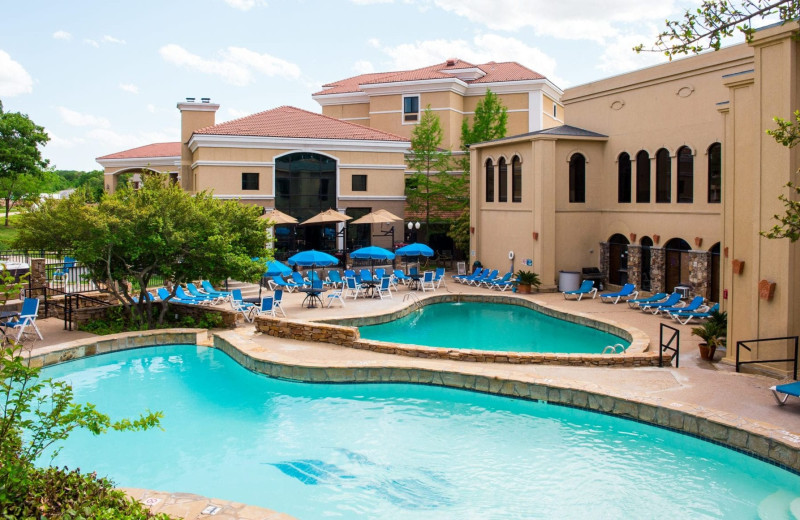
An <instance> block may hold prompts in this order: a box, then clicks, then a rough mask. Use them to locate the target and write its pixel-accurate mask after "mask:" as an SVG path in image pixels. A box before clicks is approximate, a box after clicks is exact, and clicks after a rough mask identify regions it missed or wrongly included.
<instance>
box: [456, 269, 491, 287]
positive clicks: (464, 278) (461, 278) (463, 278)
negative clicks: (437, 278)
mask: <svg viewBox="0 0 800 520" xmlns="http://www.w3.org/2000/svg"><path fill="white" fill-rule="evenodd" d="M485 271H487V272H488V271H489V269H488V268H486V269H485ZM483 272H484V269H483V268H482V267H478V268H477V269H475V271H473V272H472V274H455V275H453V280H455V281H456V282H458V283H467V284H468V283H469V281H470V280H474V279H475V278H480V276H481V275H482V274H483Z"/></svg>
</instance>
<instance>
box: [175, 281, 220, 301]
mask: <svg viewBox="0 0 800 520" xmlns="http://www.w3.org/2000/svg"><path fill="white" fill-rule="evenodd" d="M175 296H176V297H177V298H178V299H179V300H181V301H194V302H195V303H198V304H200V305H210V304H211V303H212V301H213V299H212V298H206V297H199V296H192V295H191V294H186V291H184V290H183V287H181V286H180V285H179V286H178V287H176V288H175Z"/></svg>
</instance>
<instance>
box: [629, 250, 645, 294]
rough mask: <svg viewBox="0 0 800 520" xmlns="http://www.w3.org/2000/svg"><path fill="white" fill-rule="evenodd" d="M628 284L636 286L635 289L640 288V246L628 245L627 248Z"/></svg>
mask: <svg viewBox="0 0 800 520" xmlns="http://www.w3.org/2000/svg"><path fill="white" fill-rule="evenodd" d="M628 283H632V284H636V289H637V290H640V289H641V287H642V246H638V245H636V244H630V245H629V246H628Z"/></svg>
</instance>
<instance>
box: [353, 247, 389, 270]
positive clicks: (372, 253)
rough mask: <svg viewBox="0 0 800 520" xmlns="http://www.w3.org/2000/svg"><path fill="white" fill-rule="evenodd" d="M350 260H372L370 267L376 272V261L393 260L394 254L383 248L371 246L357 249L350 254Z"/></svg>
mask: <svg viewBox="0 0 800 520" xmlns="http://www.w3.org/2000/svg"><path fill="white" fill-rule="evenodd" d="M350 258H356V259H358V260H370V267H371V268H372V271H373V272H374V271H375V269H374V267H375V260H393V259H394V253H392V252H391V251H389V250H388V249H384V248H382V247H378V246H369V247H362V248H361V249H356V250H355V251H353V252H352V253H350Z"/></svg>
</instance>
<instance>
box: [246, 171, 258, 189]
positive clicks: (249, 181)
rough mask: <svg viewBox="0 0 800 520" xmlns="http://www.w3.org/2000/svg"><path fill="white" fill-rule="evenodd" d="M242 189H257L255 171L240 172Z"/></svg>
mask: <svg viewBox="0 0 800 520" xmlns="http://www.w3.org/2000/svg"><path fill="white" fill-rule="evenodd" d="M242 189H243V190H257V189H258V174H257V173H243V174H242Z"/></svg>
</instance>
